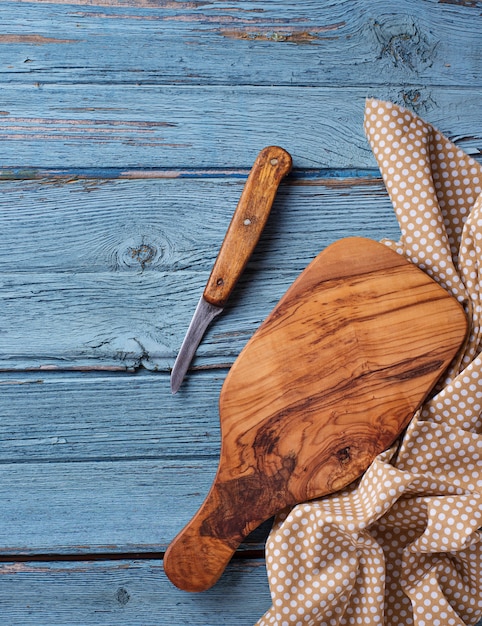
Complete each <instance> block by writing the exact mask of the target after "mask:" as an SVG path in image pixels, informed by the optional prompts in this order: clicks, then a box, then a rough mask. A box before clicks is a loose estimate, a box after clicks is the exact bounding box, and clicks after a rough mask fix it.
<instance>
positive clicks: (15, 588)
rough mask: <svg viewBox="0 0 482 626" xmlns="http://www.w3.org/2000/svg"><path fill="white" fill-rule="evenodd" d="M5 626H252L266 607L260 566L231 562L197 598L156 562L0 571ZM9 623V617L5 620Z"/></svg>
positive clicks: (22, 566)
mask: <svg viewBox="0 0 482 626" xmlns="http://www.w3.org/2000/svg"><path fill="white" fill-rule="evenodd" d="M0 606H1V607H2V614H3V616H4V618H3V619H4V620H5V622H4V623H5V624H8V626H27V625H29V624H32V625H34V626H89V625H92V626H94V625H95V626H112V624H116V625H117V626H181V625H182V624H185V625H186V626H192V625H193V624H194V625H196V626H198V625H200V624H209V626H218V625H221V624H226V625H228V626H232V625H233V624H236V626H243V625H246V626H252V624H254V622H255V621H256V620H257V619H258V618H260V617H261V615H262V614H263V613H264V612H265V611H266V610H267V609H268V608H269V607H270V596H269V589H268V582H267V577H266V570H265V566H264V562H263V561H262V560H259V559H256V560H255V559H250V560H242V559H239V560H236V561H234V562H232V563H231V564H230V565H229V567H228V569H227V570H226V572H225V573H224V575H223V577H222V578H221V580H220V581H219V582H218V583H217V584H216V585H215V586H214V587H213V588H212V589H210V590H209V591H206V592H205V593H203V594H188V593H184V592H182V591H179V590H178V589H176V588H175V587H173V586H172V585H171V583H170V582H169V581H168V580H167V578H166V576H165V574H164V571H163V569H162V561H160V560H149V561H142V560H130V561H129V560H124V561H102V562H74V563H62V562H56V563H49V562H31V563H15V562H12V563H3V564H0ZM6 616H8V617H6Z"/></svg>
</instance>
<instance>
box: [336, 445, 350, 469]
mask: <svg viewBox="0 0 482 626" xmlns="http://www.w3.org/2000/svg"><path fill="white" fill-rule="evenodd" d="M335 456H336V458H337V459H338V461H339V462H340V463H341V464H342V465H346V464H347V463H349V462H350V461H351V454H350V446H347V447H346V448H341V450H338V451H337V452H336V454H335Z"/></svg>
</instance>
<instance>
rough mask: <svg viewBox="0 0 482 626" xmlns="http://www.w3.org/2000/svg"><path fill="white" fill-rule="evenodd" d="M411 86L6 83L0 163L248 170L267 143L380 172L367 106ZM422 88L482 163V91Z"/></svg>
mask: <svg viewBox="0 0 482 626" xmlns="http://www.w3.org/2000/svg"><path fill="white" fill-rule="evenodd" d="M374 71H375V70H374ZM403 89H406V88H405V87H404V88H403ZM403 89H402V88H398V87H392V86H380V87H373V86H370V87H365V86H360V87H351V88H348V87H339V88H336V89H334V88H333V87H330V86H328V87H290V88H285V87H278V86H276V85H275V86H257V85H254V86H238V85H232V86H227V85H219V86H204V87H203V86H200V87H198V86H175V85H172V86H162V85H160V86H157V85H134V84H127V85H126V84H120V85H117V84H110V83H102V82H101V83H99V84H89V85H88V86H86V85H82V84H78V83H74V84H42V85H36V84H34V82H33V81H32V82H28V83H26V84H21V85H15V84H11V83H6V84H4V85H2V97H1V107H0V110H2V111H3V115H1V116H0V117H1V124H0V141H1V143H2V151H1V154H0V166H5V167H7V168H8V167H12V166H17V167H19V166H23V167H25V168H31V167H32V166H34V167H52V168H66V167H70V168H77V167H116V168H119V167H120V168H123V169H124V170H125V171H129V170H131V169H132V168H134V169H135V168H150V167H162V166H164V167H166V166H167V167H168V168H170V169H176V168H215V167H226V168H236V167H246V168H249V167H251V165H252V163H253V161H254V159H255V157H256V155H257V153H258V151H259V150H260V149H261V148H262V147H263V146H268V145H280V146H283V148H285V150H287V151H288V152H289V153H290V154H291V155H292V157H293V163H294V167H297V168H300V167H301V168H320V167H323V168H366V167H368V168H375V167H376V162H375V159H374V157H373V155H372V153H371V151H370V148H369V145H368V142H367V141H366V138H365V135H364V133H363V110H364V105H365V99H366V97H367V96H373V97H377V98H384V99H389V100H392V101H396V102H401V103H402V104H404V102H403V93H402V92H403ZM419 91H420V94H419V96H417V98H418V100H419V101H420V103H422V102H425V106H424V107H422V104H420V113H421V114H423V115H424V116H425V118H426V119H427V120H428V121H430V122H431V123H433V124H434V125H435V126H437V127H438V128H440V130H441V131H442V132H444V133H445V134H447V135H448V136H449V138H451V139H453V140H455V142H456V143H457V144H458V145H459V146H460V147H461V148H462V149H464V150H465V151H466V152H469V153H470V154H472V155H474V156H480V130H479V129H480V128H482V113H481V111H480V92H479V89H478V88H477V87H474V86H473V83H469V84H468V85H465V86H463V87H462V88H457V87H453V88H451V87H447V88H442V87H438V86H433V87H430V86H429V87H421V88H420V90H419ZM462 101H463V103H464V112H463V115H461V114H460V113H459V110H458V105H459V104H460V102H462ZM226 111H229V116H228V115H227V114H226Z"/></svg>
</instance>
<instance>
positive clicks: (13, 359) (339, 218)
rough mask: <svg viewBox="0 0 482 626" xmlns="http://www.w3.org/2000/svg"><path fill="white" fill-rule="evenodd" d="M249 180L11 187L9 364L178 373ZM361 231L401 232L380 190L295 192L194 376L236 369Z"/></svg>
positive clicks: (1, 355) (5, 261)
mask: <svg viewBox="0 0 482 626" xmlns="http://www.w3.org/2000/svg"><path fill="white" fill-rule="evenodd" d="M245 177H246V173H244V174H243V175H239V176H227V177H224V178H219V179H216V178H212V179H210V178H205V177H199V178H189V179H177V178H172V179H155V180H150V179H147V180H145V179H136V180H128V179H127V180H105V179H81V180H75V179H73V180H70V179H68V178H67V179H64V178H55V177H51V178H46V179H40V180H27V181H3V182H2V183H1V184H0V188H1V189H2V191H3V194H2V199H3V206H2V211H0V229H1V232H2V241H3V245H2V246H1V248H0V302H1V305H2V311H3V313H4V315H3V320H2V327H3V331H4V332H3V333H2V334H0V368H1V369H4V370H5V369H17V370H18V369H45V368H47V367H53V368H57V369H58V368H61V369H75V368H84V369H85V368H97V369H102V368H103V369H106V368H107V369H114V370H132V369H137V368H139V367H141V366H143V367H147V368H149V369H155V370H163V371H167V370H168V369H169V368H170V367H172V364H173V362H174V358H175V355H176V352H177V350H178V348H179V345H180V344H181V341H182V339H183V337H184V334H185V332H186V328H187V326H188V324H189V321H190V319H191V317H192V313H193V311H194V308H195V306H196V302H197V300H198V298H199V295H200V294H201V293H202V290H203V288H204V285H205V284H206V281H207V279H208V277H209V273H210V270H211V267H212V265H213V263H214V260H215V257H216V253H217V251H218V250H219V247H220V245H221V242H222V240H223V236H224V233H225V232H226V229H227V227H228V224H229V221H230V218H231V215H232V212H233V210H234V207H235V206H236V203H237V202H238V199H239V196H240V194H241V191H242V187H243V183H244V180H245ZM200 222H202V227H200ZM358 232H364V233H365V234H366V235H367V236H371V237H373V238H374V239H378V238H381V237H383V236H391V237H393V238H395V239H397V238H398V236H399V229H398V224H397V222H396V219H395V216H394V214H393V210H392V208H391V206H390V201H389V199H388V195H387V193H386V191H385V189H384V187H383V185H382V183H381V181H380V180H378V179H373V178H350V177H348V178H339V177H337V178H311V177H309V176H306V177H304V178H293V179H291V182H288V183H283V184H282V186H281V188H280V191H279V193H278V196H277V199H276V202H275V204H274V206H273V209H272V212H271V215H270V218H269V220H268V223H267V225H266V227H265V230H264V233H263V235H262V237H261V240H260V243H259V246H258V249H257V250H255V252H254V254H253V256H252V257H251V260H250V262H249V264H248V266H247V268H246V270H245V273H244V275H243V276H242V278H241V280H240V282H239V283H238V285H237V287H236V289H235V292H234V293H233V295H232V298H231V299H230V301H228V304H227V307H226V310H225V312H224V314H223V315H222V316H220V317H219V318H218V320H217V322H216V325H215V326H214V327H213V328H211V329H209V330H208V332H207V334H206V335H205V337H204V340H203V342H202V344H201V345H200V346H199V348H198V352H197V355H196V358H195V360H194V361H193V367H195V368H199V367H201V368H202V367H213V366H219V365H223V366H225V365H226V364H230V363H232V362H233V361H234V359H235V358H236V356H237V355H238V354H239V352H240V350H241V349H242V348H243V346H244V345H245V343H246V341H247V340H248V339H249V337H250V336H251V335H252V334H253V332H254V330H255V329H256V328H257V326H258V325H259V324H260V323H261V322H262V320H263V319H264V318H265V317H266V315H268V313H269V312H270V310H271V309H272V308H273V307H274V306H275V304H276V302H277V301H278V299H279V298H280V297H281V295H282V294H283V293H284V292H285V291H286V289H287V288H288V286H289V285H290V284H291V282H292V281H293V280H294V279H295V277H296V276H297V275H298V274H299V273H300V272H301V271H302V270H303V268H304V267H305V266H306V265H307V264H308V263H309V262H310V261H311V260H312V259H313V257H314V256H316V254H318V252H319V251H320V250H321V249H323V248H324V247H325V246H326V245H327V244H329V243H330V242H331V241H333V240H334V239H336V238H337V237H339V236H350V235H353V234H356V233H358ZM19 319H21V320H22V323H21V325H19V324H18V320H19ZM25 337H27V338H28V341H24V338H25ZM181 393H182V391H181ZM185 393H188V391H187V388H186V392H185Z"/></svg>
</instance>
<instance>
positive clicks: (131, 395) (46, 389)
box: [0, 370, 226, 465]
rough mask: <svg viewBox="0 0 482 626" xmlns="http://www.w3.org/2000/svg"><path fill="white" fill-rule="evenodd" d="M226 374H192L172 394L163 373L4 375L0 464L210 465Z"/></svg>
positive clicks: (217, 439) (215, 447)
mask: <svg viewBox="0 0 482 626" xmlns="http://www.w3.org/2000/svg"><path fill="white" fill-rule="evenodd" d="M225 375H226V371H225V370H219V371H208V372H197V373H196V375H195V376H194V375H192V376H190V377H189V379H188V380H187V381H186V382H185V385H183V387H182V389H181V391H179V393H178V394H176V395H172V394H171V391H170V386H169V378H168V376H167V375H165V374H153V373H148V372H143V373H139V374H136V375H133V374H111V373H109V374H88V373H84V374H77V373H71V374H69V373H67V374H63V373H52V372H48V373H37V372H35V373H32V374H30V373H27V374H22V375H18V374H2V375H1V377H0V398H1V402H0V459H1V462H2V463H7V462H8V463H41V462H49V463H50V462H57V463H62V462H68V461H76V462H80V461H105V462H109V461H112V462H113V463H115V462H116V461H120V462H121V461H127V460H135V459H151V460H152V461H165V460H166V459H171V460H172V459H184V460H185V462H186V463H187V464H188V465H189V463H190V462H191V460H192V459H193V458H207V457H209V458H210V459H211V462H212V463H214V462H215V460H216V459H217V458H218V456H219V445H220V433H219V413H218V397H219V392H220V389H221V385H222V383H223V381H224V377H225Z"/></svg>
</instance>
